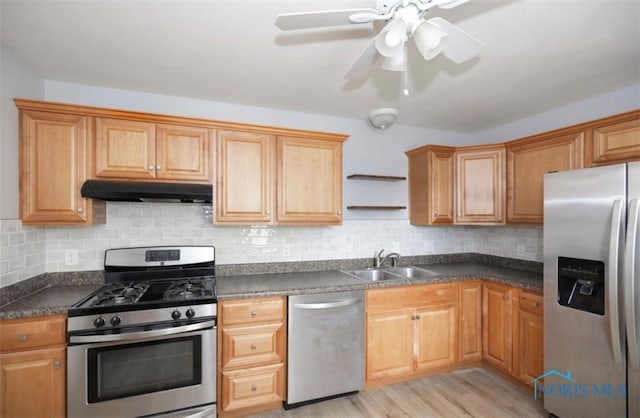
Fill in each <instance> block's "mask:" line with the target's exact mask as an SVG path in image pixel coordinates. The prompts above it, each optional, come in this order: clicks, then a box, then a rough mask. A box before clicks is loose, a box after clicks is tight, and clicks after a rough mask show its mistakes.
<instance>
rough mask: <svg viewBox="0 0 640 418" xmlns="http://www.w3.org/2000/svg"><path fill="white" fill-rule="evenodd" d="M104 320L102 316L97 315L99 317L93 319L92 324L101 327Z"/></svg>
mask: <svg viewBox="0 0 640 418" xmlns="http://www.w3.org/2000/svg"><path fill="white" fill-rule="evenodd" d="M106 322H107V321H105V320H104V318H103V317H101V316H99V317H97V318H96V319H94V320H93V325H94V326H95V327H96V328H102V327H104V324H106Z"/></svg>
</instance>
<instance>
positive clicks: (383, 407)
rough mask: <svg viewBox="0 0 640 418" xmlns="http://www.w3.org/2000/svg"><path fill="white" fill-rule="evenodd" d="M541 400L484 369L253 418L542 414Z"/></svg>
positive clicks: (491, 417)
mask: <svg viewBox="0 0 640 418" xmlns="http://www.w3.org/2000/svg"><path fill="white" fill-rule="evenodd" d="M547 416H548V414H547V413H546V412H545V411H544V409H543V408H542V402H540V401H535V400H534V399H533V397H532V395H530V394H527V393H525V392H524V391H522V390H520V389H518V388H517V387H516V386H515V385H513V384H512V383H511V382H508V381H507V380H505V379H503V378H501V377H499V376H498V375H496V374H494V373H492V372H491V371H489V370H487V369H483V368H474V369H467V370H460V371H456V372H451V373H445V374H442V375H437V376H431V377H425V378H422V379H416V380H411V381H408V382H403V383H398V384H395V385H390V386H385V387H382V388H377V389H371V390H368V391H363V392H360V393H359V394H357V395H352V396H346V397H342V398H337V399H332V400H328V401H324V402H319V403H316V404H311V405H306V406H302V407H299V408H295V409H291V410H289V411H284V410H278V411H272V412H266V413H262V414H257V415H252V416H251V417H252V418H284V417H287V418H293V417H295V418H303V417H304V418H306V417H309V418H310V417H313V418H320V417H322V418H325V417H326V418H329V417H330V418H378V417H380V418H400V417H411V418H414V417H415V418H428V417H429V418H430V417H434V418H435V417H438V418H441V417H443V418H444V417H446V418H448V417H455V418H458V417H486V418H502V417H505V418H507V417H514V418H515V417H517V418H524V417H538V418H543V417H544V418H546V417H547Z"/></svg>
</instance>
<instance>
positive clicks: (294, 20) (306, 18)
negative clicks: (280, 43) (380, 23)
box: [276, 9, 379, 30]
mask: <svg viewBox="0 0 640 418" xmlns="http://www.w3.org/2000/svg"><path fill="white" fill-rule="evenodd" d="M378 14H379V13H378V11H377V10H375V9H344V10H325V11H322V12H306V13H285V14H281V15H278V16H277V17H276V26H277V27H279V28H280V29H282V30H295V29H307V28H319V27H323V26H337V25H348V24H350V23H367V22H371V21H373V20H375V18H376V17H378Z"/></svg>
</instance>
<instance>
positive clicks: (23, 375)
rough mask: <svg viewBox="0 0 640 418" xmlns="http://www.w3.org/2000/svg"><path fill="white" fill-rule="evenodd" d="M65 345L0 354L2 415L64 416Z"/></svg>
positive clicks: (50, 417) (24, 416)
mask: <svg viewBox="0 0 640 418" xmlns="http://www.w3.org/2000/svg"><path fill="white" fill-rule="evenodd" d="M65 352H66V349H65V348H64V347H60V348H51V349H42V350H31V351H23V352H17V353H10V354H0V416H2V417H12V418H13V417H23V418H31V417H43V418H44V417H47V418H58V417H59V418H63V417H64V416H65V386H66V384H65V371H66V370H65V369H66V367H65Z"/></svg>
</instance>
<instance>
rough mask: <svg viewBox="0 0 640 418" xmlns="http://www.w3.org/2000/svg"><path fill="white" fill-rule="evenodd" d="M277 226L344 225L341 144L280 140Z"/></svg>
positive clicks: (282, 137)
mask: <svg viewBox="0 0 640 418" xmlns="http://www.w3.org/2000/svg"><path fill="white" fill-rule="evenodd" d="M276 155H277V172H276V179H277V180H276V181H277V185H276V192H277V202H276V206H277V223H279V224H294V225H295V224H317V225H339V224H341V223H342V141H329V140H318V139H309V138H302V137H290V136H279V137H278V138H277V153H276Z"/></svg>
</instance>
